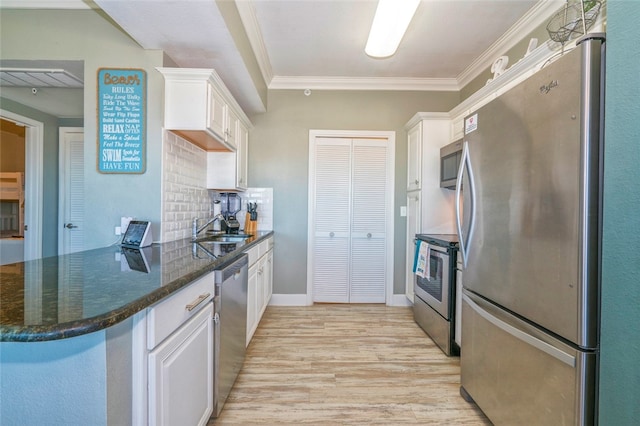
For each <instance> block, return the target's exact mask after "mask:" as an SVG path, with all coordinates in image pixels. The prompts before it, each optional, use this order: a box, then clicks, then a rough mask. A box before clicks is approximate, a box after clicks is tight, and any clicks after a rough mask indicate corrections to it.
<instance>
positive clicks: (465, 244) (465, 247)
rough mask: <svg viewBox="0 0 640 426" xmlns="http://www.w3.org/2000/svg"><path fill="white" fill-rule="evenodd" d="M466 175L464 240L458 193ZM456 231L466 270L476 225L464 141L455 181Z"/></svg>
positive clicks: (466, 147)
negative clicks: (467, 194)
mask: <svg viewBox="0 0 640 426" xmlns="http://www.w3.org/2000/svg"><path fill="white" fill-rule="evenodd" d="M465 171H466V173H467V174H468V180H469V187H468V188H465V191H469V198H468V199H469V204H470V205H469V206H464V208H468V209H469V211H470V214H469V229H468V232H467V238H466V240H465V238H464V234H463V229H462V218H461V217H460V216H461V215H460V191H461V189H462V178H463V175H464V173H465ZM455 203H456V230H457V231H458V240H460V253H461V254H462V264H463V266H464V267H465V268H466V267H467V261H468V259H469V246H470V245H471V239H472V238H473V230H474V228H475V223H476V185H475V182H474V178H473V170H472V168H471V156H470V154H469V142H467V141H464V144H463V146H462V159H461V161H460V168H459V169H458V177H457V179H456V196H455Z"/></svg>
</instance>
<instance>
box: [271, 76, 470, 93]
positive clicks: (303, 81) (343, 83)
mask: <svg viewBox="0 0 640 426" xmlns="http://www.w3.org/2000/svg"><path fill="white" fill-rule="evenodd" d="M269 89H282V90H292V89H302V90H304V89H315V90H399V91H411V90H415V91H457V90H460V89H459V86H458V82H457V80H456V79H455V78H386V77H365V78H362V77H318V76H309V77H299V76H294V77H282V76H275V77H273V79H272V80H271V84H269Z"/></svg>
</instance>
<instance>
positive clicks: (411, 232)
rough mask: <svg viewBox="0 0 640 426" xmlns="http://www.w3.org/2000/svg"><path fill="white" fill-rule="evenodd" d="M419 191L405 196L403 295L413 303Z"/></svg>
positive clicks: (419, 223)
mask: <svg viewBox="0 0 640 426" xmlns="http://www.w3.org/2000/svg"><path fill="white" fill-rule="evenodd" d="M421 205H422V204H421V202H420V191H413V192H410V193H408V194H407V267H406V285H405V294H406V296H407V299H409V300H410V301H412V302H413V281H414V275H413V261H414V255H415V249H416V242H415V237H416V234H418V233H420V229H421V222H422V212H421Z"/></svg>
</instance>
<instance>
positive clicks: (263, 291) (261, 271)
mask: <svg viewBox="0 0 640 426" xmlns="http://www.w3.org/2000/svg"><path fill="white" fill-rule="evenodd" d="M267 272H268V271H267V256H266V255H264V256H262V257H261V258H260V262H258V323H260V320H261V319H262V314H263V313H264V310H265V308H266V307H267V305H266V304H265V302H266V300H267ZM256 328H257V327H256Z"/></svg>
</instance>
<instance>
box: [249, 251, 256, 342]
mask: <svg viewBox="0 0 640 426" xmlns="http://www.w3.org/2000/svg"><path fill="white" fill-rule="evenodd" d="M257 295H258V262H256V263H254V264H253V265H251V266H250V267H249V280H248V286H247V341H246V345H247V346H249V342H250V341H251V338H252V337H253V333H254V332H255V331H256V328H258V312H257V310H258V309H257V306H258V299H257Z"/></svg>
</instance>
